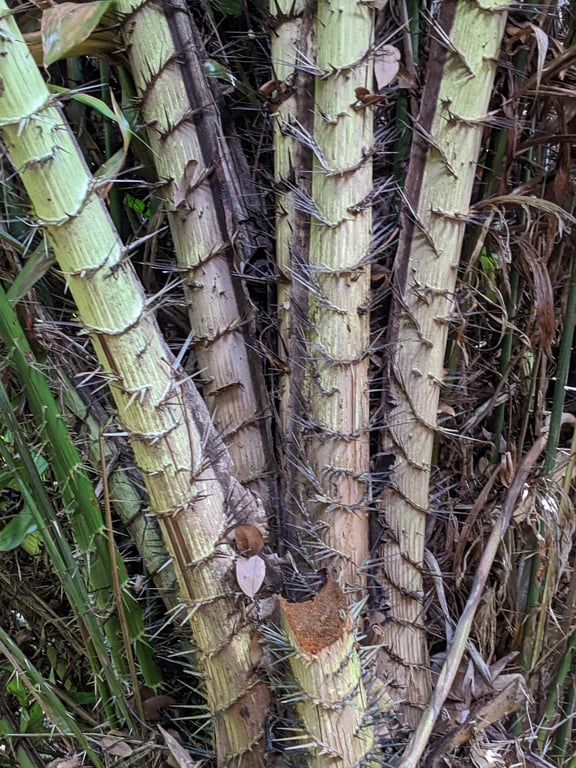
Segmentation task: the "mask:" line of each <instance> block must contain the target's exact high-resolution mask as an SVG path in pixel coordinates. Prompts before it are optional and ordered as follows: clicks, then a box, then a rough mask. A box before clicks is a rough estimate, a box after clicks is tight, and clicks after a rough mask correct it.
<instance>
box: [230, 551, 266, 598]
mask: <svg viewBox="0 0 576 768" xmlns="http://www.w3.org/2000/svg"><path fill="white" fill-rule="evenodd" d="M265 576H266V563H265V562H264V560H262V558H261V557H258V556H257V555H256V556H255V557H239V558H238V560H236V581H237V582H238V586H239V587H240V589H241V590H242V592H244V594H245V595H248V597H255V596H256V593H257V592H258V590H259V589H260V587H261V586H262V584H263V583H264V577H265Z"/></svg>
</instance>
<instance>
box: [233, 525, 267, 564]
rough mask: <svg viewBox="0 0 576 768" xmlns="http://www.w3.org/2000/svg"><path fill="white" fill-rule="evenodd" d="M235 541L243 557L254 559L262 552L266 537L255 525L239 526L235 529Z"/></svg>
mask: <svg viewBox="0 0 576 768" xmlns="http://www.w3.org/2000/svg"><path fill="white" fill-rule="evenodd" d="M234 541H235V542H236V548H237V550H238V552H240V554H241V555H245V556H246V557H254V556H255V555H259V554H260V552H262V549H263V547H264V536H262V533H261V531H260V530H259V529H258V528H256V526H255V525H248V524H246V525H237V526H236V528H234Z"/></svg>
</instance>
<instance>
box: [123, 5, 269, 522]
mask: <svg viewBox="0 0 576 768" xmlns="http://www.w3.org/2000/svg"><path fill="white" fill-rule="evenodd" d="M114 5H115V7H116V9H117V11H118V12H120V13H121V14H122V15H123V16H124V18H125V21H124V24H123V28H122V32H123V37H124V41H125V43H126V46H127V51H128V56H129V60H130V65H131V70H132V75H133V77H134V81H135V84H136V88H137V90H138V93H139V95H140V96H141V98H142V112H143V117H144V120H145V123H146V125H147V126H148V138H149V141H150V145H151V147H152V150H153V155H154V160H155V164H156V171H157V174H158V178H159V179H160V180H161V181H162V182H163V183H164V190H163V191H164V200H165V206H166V210H167V211H168V220H169V223H170V229H171V232H172V237H173V240H174V245H175V249H176V258H177V262H178V267H179V269H180V271H181V273H182V275H183V277H184V291H185V295H186V299H187V304H188V314H189V318H190V325H191V327H192V329H193V334H194V335H193V339H192V349H193V352H194V357H195V362H196V367H197V370H198V372H199V378H198V380H199V381H200V382H201V388H202V392H203V395H204V398H205V400H206V402H207V403H208V404H209V409H210V412H211V414H212V418H213V422H214V426H215V427H216V429H217V430H218V432H219V433H220V435H221V436H222V438H223V440H224V443H225V444H226V447H227V448H228V451H229V453H230V457H231V459H232V462H233V471H234V474H235V476H236V477H237V479H238V480H240V482H241V483H243V484H244V485H245V486H246V487H248V488H250V489H251V490H252V491H254V492H255V493H256V495H257V496H258V497H259V499H260V500H261V502H262V513H261V514H260V515H259V518H257V519H251V520H248V519H247V520H246V521H245V522H251V523H255V524H257V525H261V526H265V514H264V509H266V510H267V511H268V513H271V511H272V507H273V506H275V504H274V502H275V497H276V493H275V492H272V490H271V489H272V474H273V467H274V458H273V457H274V451H273V448H272V437H271V428H270V425H271V412H270V408H269V405H268V402H267V395H266V387H265V384H264V377H263V372H262V367H261V362H260V360H259V359H258V357H257V354H256V352H255V350H254V347H255V344H254V317H253V312H252V310H251V307H250V305H249V302H248V300H247V296H246V292H245V288H244V285H243V283H242V280H241V279H239V278H234V277H233V276H232V272H233V271H236V272H238V271H239V269H240V264H239V258H240V255H241V254H238V255H237V258H236V254H235V253H234V249H233V247H232V244H231V243H232V242H235V243H236V245H237V247H238V248H240V247H243V248H244V249H245V250H247V249H248V248H249V247H250V244H249V243H248V242H247V240H248V236H247V235H246V228H247V226H248V222H247V221H246V219H247V218H248V216H249V213H248V212H243V206H242V202H241V199H242V195H244V194H246V190H245V189H243V188H242V185H241V184H240V182H239V180H238V178H237V175H236V170H235V167H234V164H233V162H232V156H231V153H230V151H229V149H228V146H227V137H226V136H224V132H223V129H222V122H221V115H220V112H219V109H218V105H217V103H216V102H215V98H214V95H213V93H212V91H211V89H210V87H209V85H208V82H207V80H206V77H205V74H204V71H203V67H202V65H203V63H204V61H205V60H206V58H207V56H206V54H204V56H203V57H202V51H201V50H200V39H199V34H198V30H196V29H195V25H194V22H193V20H192V19H191V17H190V15H189V11H188V9H187V7H186V3H185V2H184V0H169V2H158V0H116V2H115V4H114ZM243 255H244V256H245V255H246V254H243ZM235 259H236V260H235ZM253 511H254V510H253Z"/></svg>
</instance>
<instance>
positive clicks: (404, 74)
mask: <svg viewBox="0 0 576 768" xmlns="http://www.w3.org/2000/svg"><path fill="white" fill-rule="evenodd" d="M417 85H418V81H417V80H416V76H415V75H413V74H412V72H410V70H409V69H407V68H406V67H405V66H404V65H403V64H400V69H399V71H398V87H399V88H406V89H407V90H409V91H412V90H414V88H416V86H417Z"/></svg>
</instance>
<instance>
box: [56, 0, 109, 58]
mask: <svg viewBox="0 0 576 768" xmlns="http://www.w3.org/2000/svg"><path fill="white" fill-rule="evenodd" d="M110 2H111V0H97V2H92V3H59V4H56V5H52V6H50V7H49V8H46V9H45V10H44V12H43V14H42V23H41V33H42V51H43V54H44V55H43V63H44V66H45V67H48V66H49V65H50V64H53V63H54V62H55V61H58V60H59V59H62V58H64V56H66V54H67V53H68V51H71V50H72V49H73V48H75V47H76V46H78V45H80V43H82V42H83V41H84V40H86V39H87V38H88V37H90V35H91V34H92V32H93V31H94V29H95V28H96V27H97V26H98V24H99V22H100V19H101V18H102V16H103V15H104V13H105V12H106V11H107V10H108V7H109V5H110Z"/></svg>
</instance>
